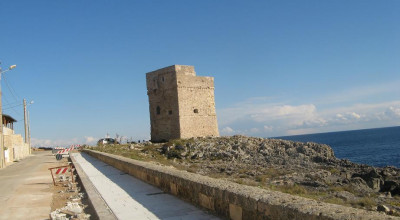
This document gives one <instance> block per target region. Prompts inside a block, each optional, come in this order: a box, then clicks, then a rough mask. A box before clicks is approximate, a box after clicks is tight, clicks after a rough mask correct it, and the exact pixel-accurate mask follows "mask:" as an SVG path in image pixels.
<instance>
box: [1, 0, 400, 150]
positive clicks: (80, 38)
mask: <svg viewBox="0 0 400 220" xmlns="http://www.w3.org/2000/svg"><path fill="white" fill-rule="evenodd" d="M399 11H400V1H396V0H388V1H366V0H362V1H319V0H318V1H222V0H220V1H214V0H213V1H211V0H210V1H206V0H204V1H177V0H172V1H161V0H160V1H18V0H17V1H15V0H13V1H8V0H3V1H1V2H0V27H1V30H2V33H1V34H0V61H1V62H2V64H1V67H2V68H3V69H5V68H7V67H8V66H9V65H12V64H17V68H16V69H14V70H12V71H9V72H7V73H6V74H5V75H3V78H2V92H3V109H4V113H6V114H10V115H11V116H13V117H14V118H15V119H17V120H18V121H19V122H18V123H16V124H15V127H16V128H15V130H16V132H17V133H23V114H22V106H21V105H19V106H16V105H18V104H19V103H22V99H23V98H26V99H27V100H34V102H35V103H34V104H33V105H30V106H29V111H30V117H31V130H32V142H33V143H34V144H35V145H36V146H54V145H68V144H73V143H81V144H82V143H93V141H94V140H97V139H98V138H101V137H104V136H105V135H106V134H107V133H109V134H110V136H112V137H114V136H115V134H116V133H118V134H119V135H122V136H125V137H127V138H131V137H132V138H133V139H135V140H137V139H148V138H149V136H150V120H149V113H148V100H147V94H146V85H145V73H147V72H149V71H152V70H156V69H159V68H162V67H165V66H169V65H173V64H182V65H194V66H195V70H196V72H197V74H198V75H202V76H213V77H215V98H216V109H217V117H218V123H219V129H220V133H221V134H222V135H232V134H245V135H251V136H260V137H272V136H282V135H294V134H304V133H318V132H328V131H338V130H351V129H362V128H373V127H386V126H399V125H400V52H399V51H400V25H399V23H400V13H398V12H399ZM4 78H5V79H6V80H4ZM5 81H6V82H7V83H8V84H9V85H8V86H7V85H6V83H5ZM8 87H10V88H8ZM10 90H11V91H10ZM13 106H15V107H13ZM12 107H13V108H12Z"/></svg>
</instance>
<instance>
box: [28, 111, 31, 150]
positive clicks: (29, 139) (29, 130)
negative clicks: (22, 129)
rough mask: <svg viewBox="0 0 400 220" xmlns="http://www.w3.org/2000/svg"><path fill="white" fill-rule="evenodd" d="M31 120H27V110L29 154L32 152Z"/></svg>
mask: <svg viewBox="0 0 400 220" xmlns="http://www.w3.org/2000/svg"><path fill="white" fill-rule="evenodd" d="M30 125H31V122H30V120H29V111H28V146H29V154H32V148H31V126H30Z"/></svg>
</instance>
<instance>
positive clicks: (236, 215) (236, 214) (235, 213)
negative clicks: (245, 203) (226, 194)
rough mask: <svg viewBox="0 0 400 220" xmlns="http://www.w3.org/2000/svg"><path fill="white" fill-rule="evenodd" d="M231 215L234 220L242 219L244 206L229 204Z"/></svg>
mask: <svg viewBox="0 0 400 220" xmlns="http://www.w3.org/2000/svg"><path fill="white" fill-rule="evenodd" d="M229 217H230V218H231V219H232V220H242V207H240V206H237V205H235V204H229Z"/></svg>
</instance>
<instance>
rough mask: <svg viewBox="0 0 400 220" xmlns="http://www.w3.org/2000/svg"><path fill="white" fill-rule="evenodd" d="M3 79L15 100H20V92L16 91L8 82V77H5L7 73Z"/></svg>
mask: <svg viewBox="0 0 400 220" xmlns="http://www.w3.org/2000/svg"><path fill="white" fill-rule="evenodd" d="M3 81H4V82H5V84H6V86H7V88H8V90H9V91H10V93H11V95H12V96H13V97H14V99H15V101H16V102H17V101H18V100H20V98H19V96H18V94H17V93H16V92H15V90H14V88H13V87H12V86H11V85H10V84H9V83H8V80H7V78H6V77H5V75H4V76H3Z"/></svg>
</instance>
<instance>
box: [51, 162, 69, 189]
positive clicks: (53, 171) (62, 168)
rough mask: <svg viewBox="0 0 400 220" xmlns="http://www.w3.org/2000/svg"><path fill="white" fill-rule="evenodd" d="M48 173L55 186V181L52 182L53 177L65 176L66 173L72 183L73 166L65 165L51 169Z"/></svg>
mask: <svg viewBox="0 0 400 220" xmlns="http://www.w3.org/2000/svg"><path fill="white" fill-rule="evenodd" d="M49 170H50V173H51V178H52V179H53V184H54V185H56V181H55V180H54V176H57V175H62V174H66V173H67V172H69V173H70V175H71V180H72V182H74V174H73V172H74V167H73V165H71V164H70V165H66V166H60V167H51V168H49Z"/></svg>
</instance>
